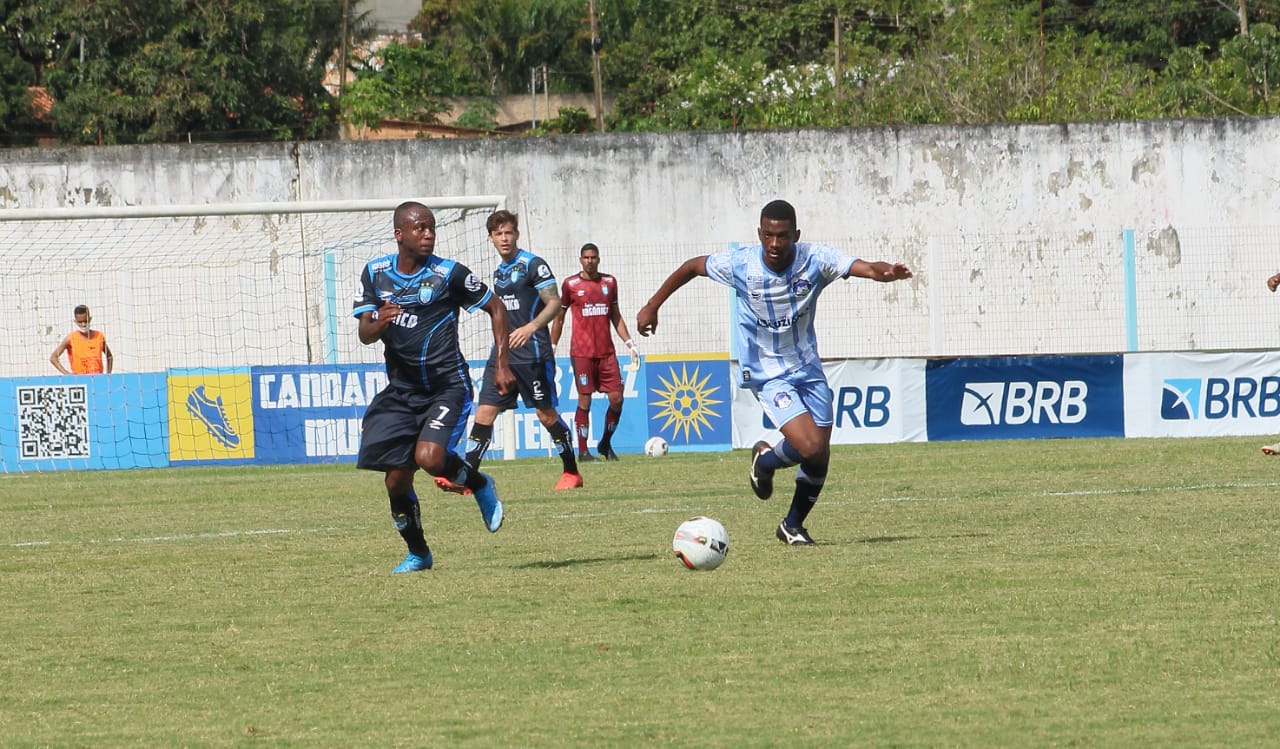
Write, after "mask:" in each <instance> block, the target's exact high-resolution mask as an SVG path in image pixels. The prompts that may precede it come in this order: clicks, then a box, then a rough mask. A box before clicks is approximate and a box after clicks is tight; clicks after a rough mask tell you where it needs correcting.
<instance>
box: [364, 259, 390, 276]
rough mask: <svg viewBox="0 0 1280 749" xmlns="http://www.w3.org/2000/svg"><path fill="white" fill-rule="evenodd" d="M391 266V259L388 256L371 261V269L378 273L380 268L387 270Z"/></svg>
mask: <svg viewBox="0 0 1280 749" xmlns="http://www.w3.org/2000/svg"><path fill="white" fill-rule="evenodd" d="M390 267H391V260H390V259H387V258H384V259H382V260H375V261H373V262H372V263H369V270H371V271H373V272H374V273H377V272H378V271H380V270H386V269H387V268H390Z"/></svg>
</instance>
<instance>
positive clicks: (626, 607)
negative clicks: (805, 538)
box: [0, 438, 1280, 747]
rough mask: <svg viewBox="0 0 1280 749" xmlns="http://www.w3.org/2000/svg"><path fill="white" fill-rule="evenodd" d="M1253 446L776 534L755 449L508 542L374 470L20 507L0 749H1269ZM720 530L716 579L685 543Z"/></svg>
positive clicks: (600, 481) (885, 466)
mask: <svg viewBox="0 0 1280 749" xmlns="http://www.w3.org/2000/svg"><path fill="white" fill-rule="evenodd" d="M1257 442H1258V440H1256V439H1238V438H1232V439H1214V440H1192V439H1184V440H1061V441H1026V442H999V443H933V444H902V445H876V446H859V447H841V448H837V449H836V451H835V455H834V459H833V465H832V470H831V475H830V480H829V483H828V486H827V489H826V491H825V492H824V494H823V496H822V500H821V502H820V503H819V505H818V507H817V508H816V509H815V510H814V513H813V515H812V516H811V517H810V519H809V523H808V525H809V528H810V530H811V531H812V533H813V535H814V537H815V538H816V539H817V540H818V542H819V545H818V546H817V547H816V548H789V547H784V546H783V545H781V544H780V543H778V542H777V541H776V540H775V539H774V538H773V529H774V527H775V526H776V525H777V523H778V521H779V520H780V519H781V516H782V515H783V514H784V513H785V509H786V504H787V502H788V501H789V494H790V491H789V487H790V481H789V480H788V479H789V477H790V475H791V474H790V472H788V473H786V474H780V479H779V481H778V493H777V495H776V496H775V498H774V499H773V500H771V501H770V502H768V503H764V502H760V501H759V500H756V499H755V498H754V497H753V496H752V495H751V493H750V490H749V488H748V487H747V485H746V471H747V453H746V452H745V451H736V452H734V453H731V454H729V453H725V454H673V455H669V456H667V457H665V458H661V459H649V458H643V457H640V456H626V457H625V459H624V460H623V461H622V462H620V463H616V464H589V465H587V466H585V467H584V470H585V472H586V473H585V475H586V479H587V486H586V488H585V489H583V490H580V491H576V492H553V491H551V488H550V487H551V486H552V485H553V484H554V482H555V479H556V477H557V475H558V463H557V462H556V461H554V460H552V459H543V460H527V461H517V462H513V463H500V462H490V463H488V464H487V466H488V468H489V469H490V470H492V472H493V473H494V475H495V476H496V477H497V478H498V482H499V489H500V491H501V494H502V496H503V497H504V499H505V500H506V501H507V506H508V515H507V524H506V525H505V526H504V527H503V529H502V531H501V532H499V533H498V534H496V535H492V536H491V535H489V534H488V533H486V532H485V531H484V529H483V527H482V525H481V521H480V518H479V513H478V512H477V511H476V508H475V505H474V503H473V502H472V500H471V499H470V498H462V497H458V496H456V495H445V494H441V493H439V492H437V491H436V490H435V489H434V487H431V486H430V484H429V483H428V482H424V481H421V480H420V481H419V491H420V493H421V495H422V497H423V510H424V514H425V516H426V522H427V524H428V530H427V533H428V540H429V541H430V542H431V545H432V549H433V551H434V552H435V558H436V568H435V569H434V570H432V571H430V572H423V573H419V574H415V575H399V576H395V577H393V576H391V575H389V574H388V572H389V570H390V569H391V567H392V566H394V565H395V564H396V563H397V562H398V561H399V560H400V558H401V557H402V556H403V554H404V549H403V546H402V544H401V542H400V540H399V537H398V536H397V535H396V534H395V531H394V529H393V527H392V524H391V521H390V517H389V515H388V510H387V507H386V499H385V496H384V493H383V490H382V482H381V477H380V476H379V475H377V474H373V473H368V472H363V471H357V470H355V469H354V468H352V467H351V466H336V467H335V466H325V467H273V468H228V469H175V470H162V471H125V472H92V473H57V474H44V475H23V476H9V477H3V478H0V685H2V686H0V689H2V690H3V691H2V693H0V745H3V746H6V747H15V746H16V747H23V746H93V747H109V746H225V745H242V744H249V743H262V742H266V743H268V744H271V745H275V746H308V747H313V746H333V747H350V746H378V747H383V746H413V747H420V746H429V745H440V746H651V745H659V744H689V745H703V746H724V747H728V746H733V747H740V746H776V745H792V746H851V745H877V746H882V745H894V746H949V745H950V746H990V745H1021V746H1046V745H1077V746H1105V745H1113V746H1114V745H1126V746H1128V745H1135V746H1156V745H1159V746H1168V745H1183V746H1206V745H1228V746H1232V745H1234V746H1241V745H1263V744H1268V743H1270V742H1272V741H1273V740H1274V737H1275V736H1277V735H1280V585H1278V583H1277V579H1278V578H1277V574H1276V571H1277V566H1278V565H1277V562H1278V561H1280V554H1278V553H1277V549H1278V548H1280V511H1278V508H1277V504H1280V503H1278V502H1277V487H1280V480H1277V477H1276V476H1275V472H1276V469H1277V468H1280V459H1267V458H1266V457H1264V456H1262V455H1261V454H1260V453H1259V452H1258V451H1257V444H1256V443H1257ZM694 514H707V515H711V516H713V517H716V518H717V519H719V520H721V521H722V522H723V523H724V524H725V526H726V527H727V528H728V529H729V533H730V537H731V540H732V545H731V550H730V553H729V559H728V561H727V562H726V563H725V564H724V566H723V567H721V568H720V569H718V570H716V571H714V572H710V573H694V572H689V571H686V570H684V569H683V568H682V567H681V566H680V565H679V563H678V562H676V560H675V559H674V558H673V557H672V556H671V547H670V541H671V535H672V533H673V532H674V530H675V527H676V525H677V524H678V523H679V522H680V521H681V520H683V519H685V518H686V517H688V516H691V515H694Z"/></svg>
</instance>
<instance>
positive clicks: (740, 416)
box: [733, 359, 927, 447]
mask: <svg viewBox="0 0 1280 749" xmlns="http://www.w3.org/2000/svg"><path fill="white" fill-rule="evenodd" d="M822 369H823V372H824V373H825V374H826V376H827V382H828V384H830V385H831V390H832V391H833V393H834V404H833V407H832V408H833V422H834V423H833V424H832V431H831V443H832V444H834V445H857V444H873V443H889V442H923V441H924V440H925V439H926V435H927V430H926V420H925V360H923V359H850V360H846V361H835V362H826V363H825V364H823V367H822ZM734 376H735V378H736V377H737V365H736V364H735V365H734ZM781 438H782V433H781V432H780V431H778V429H777V428H776V427H775V425H774V424H772V423H770V421H769V419H768V417H767V416H766V415H765V413H764V409H762V408H761V407H760V403H759V401H757V400H756V397H755V395H753V394H752V393H751V391H749V390H746V389H744V388H739V387H734V388H733V446H734V447H751V446H752V445H754V444H755V443H756V441H757V440H765V441H766V442H769V443H770V444H776V443H777V441H778V440H780V439H781Z"/></svg>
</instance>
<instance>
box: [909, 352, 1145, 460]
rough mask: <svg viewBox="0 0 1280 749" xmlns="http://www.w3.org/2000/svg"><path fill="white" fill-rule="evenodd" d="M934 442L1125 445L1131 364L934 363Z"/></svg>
mask: <svg viewBox="0 0 1280 749" xmlns="http://www.w3.org/2000/svg"><path fill="white" fill-rule="evenodd" d="M925 377H926V383H927V398H928V408H929V418H928V420H929V439H930V440H982V439H1028V438H1038V437H1123V436H1124V376H1123V358H1122V357H1121V356H1120V355H1118V354H1117V355H1110V356H1000V357H975V358H972V359H934V360H930V361H929V364H928V368H927V370H926V375H925Z"/></svg>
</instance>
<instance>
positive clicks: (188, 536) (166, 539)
mask: <svg viewBox="0 0 1280 749" xmlns="http://www.w3.org/2000/svg"><path fill="white" fill-rule="evenodd" d="M336 530H339V529H338V528H302V529H295V530H289V529H288V528H262V529H257V530H247V531H221V532H218V533H181V534H178V535H174V536H143V537H141V538H125V537H123V536H120V537H117V538H107V539H101V540H99V539H89V540H87V541H86V540H81V539H76V540H74V541H72V540H67V541H18V542H16V543H11V544H7V545H8V546H10V547H12V548H15V549H16V548H23V547H28V546H53V545H54V544H132V543H171V542H174V541H196V540H201V539H211V538H239V537H242V536H283V535H288V534H290V533H331V532H333V531H336Z"/></svg>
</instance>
